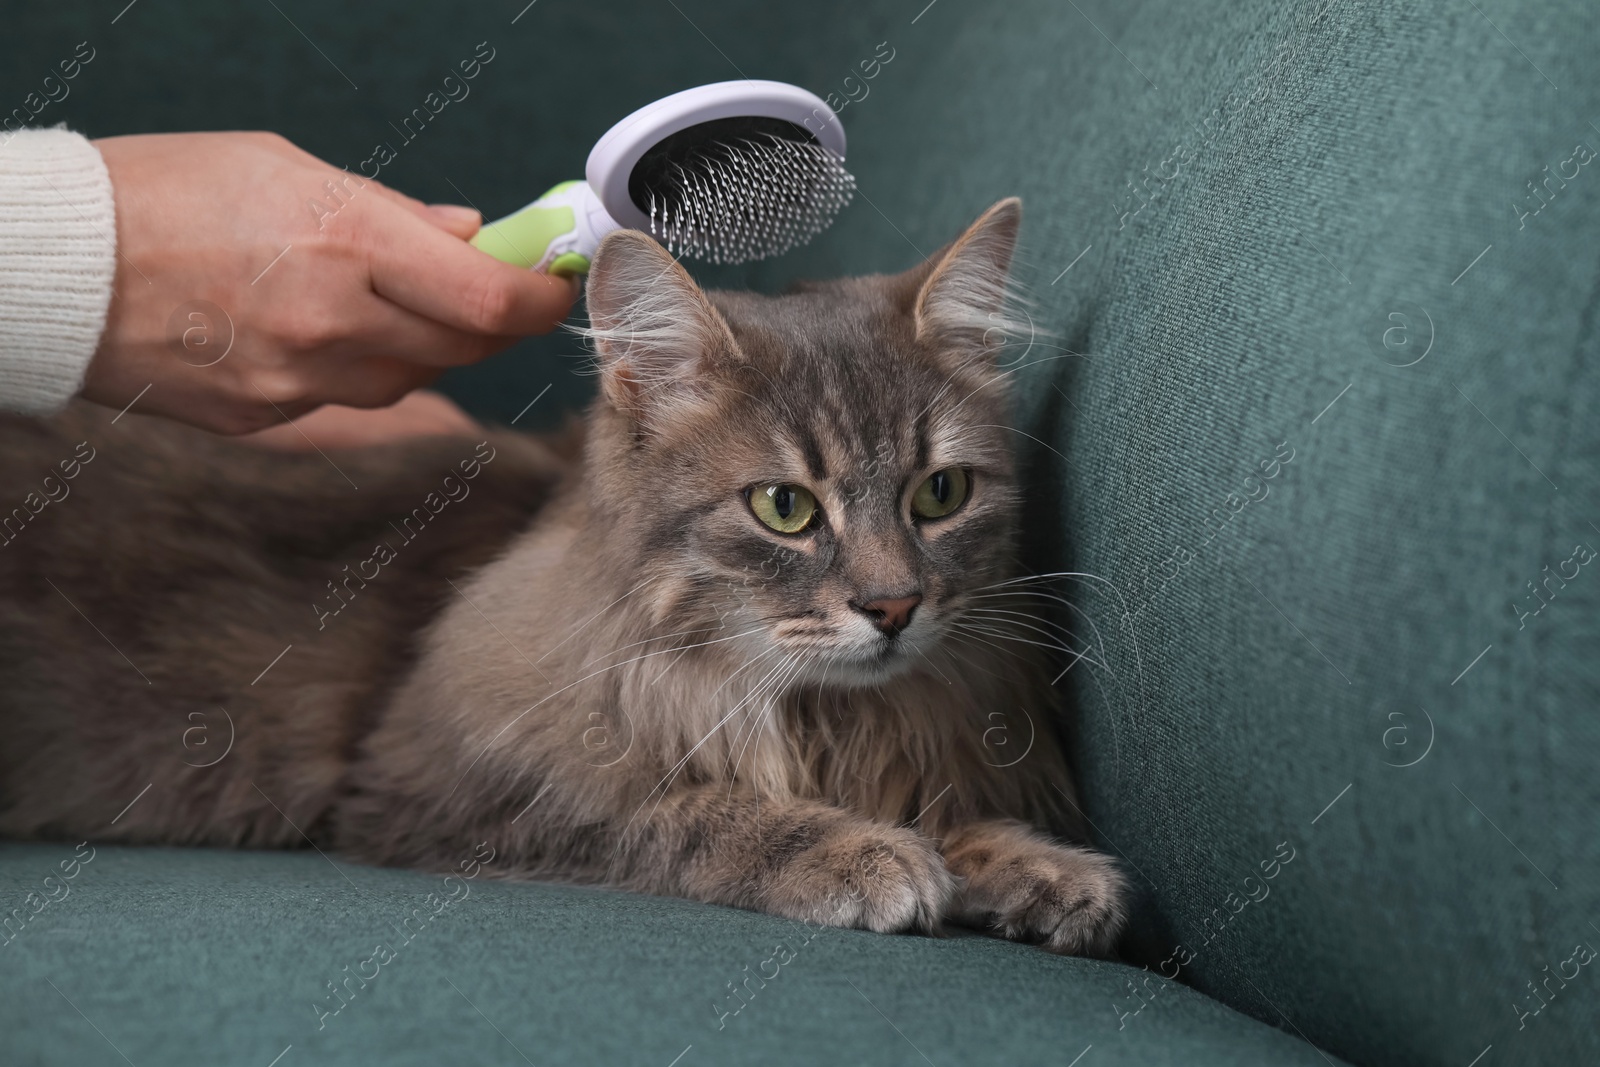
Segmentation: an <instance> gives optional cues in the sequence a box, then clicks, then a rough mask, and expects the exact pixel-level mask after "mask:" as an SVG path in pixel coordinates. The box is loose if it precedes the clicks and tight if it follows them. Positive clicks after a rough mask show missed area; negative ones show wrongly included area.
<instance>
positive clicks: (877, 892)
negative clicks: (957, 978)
mask: <svg viewBox="0 0 1600 1067" xmlns="http://www.w3.org/2000/svg"><path fill="white" fill-rule="evenodd" d="M954 888H955V882H954V880H953V879H952V878H951V877H950V874H949V872H948V871H947V870H946V869H945V865H944V860H943V859H942V858H941V857H940V855H939V852H938V849H936V848H935V847H934V845H933V843H932V842H931V841H928V840H927V839H926V838H924V837H922V836H921V835H919V834H917V833H915V832H913V831H911V830H905V829H901V828H898V827H892V826H878V825H868V826H859V827H851V828H849V829H841V830H837V831H835V832H833V833H830V834H829V835H828V836H827V837H825V838H823V840H821V841H819V842H817V843H816V844H815V845H812V846H811V847H810V848H807V849H806V850H805V851H803V852H801V853H799V854H798V855H796V856H795V857H794V858H793V859H792V860H790V861H789V862H788V863H787V864H786V865H785V866H784V868H783V870H782V871H781V872H780V873H779V875H778V876H777V878H776V879H775V881H774V885H773V887H772V892H771V893H770V895H769V899H768V905H769V907H770V908H771V910H774V911H778V912H780V913H781V914H785V915H789V916H791V917H793V918H798V919H804V920H807V921H810V922H815V923H820V924H822V925H826V926H850V927H859V928H862V929H867V930H875V931H878V932H879V933H892V932H895V931H900V930H922V931H931V930H933V929H934V928H935V927H936V926H937V925H938V922H939V917H940V916H941V915H942V914H944V912H945V909H946V908H947V906H948V904H949V901H950V898H951V895H952V893H953V892H954Z"/></svg>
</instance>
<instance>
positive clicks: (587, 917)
mask: <svg viewBox="0 0 1600 1067" xmlns="http://www.w3.org/2000/svg"><path fill="white" fill-rule="evenodd" d="M72 855H73V850H72V848H71V847H70V846H68V845H0V893H4V896H3V897H0V900H3V901H4V902H5V906H6V907H7V908H10V907H13V906H20V905H22V904H23V901H24V899H25V897H26V894H27V893H28V892H29V891H31V890H37V889H39V888H40V883H41V882H42V879H43V878H44V877H45V876H47V875H48V874H50V873H51V872H53V871H55V870H56V867H57V865H58V864H59V862H60V861H61V860H62V859H63V858H70V857H71V856H72ZM442 883H443V880H442V879H440V878H438V877H436V876H431V875H423V874H417V873H414V872H409V871H393V870H374V869H371V868H363V867H358V866H355V865H351V864H343V863H341V864H339V865H338V870H335V869H334V868H333V867H332V866H330V864H329V862H328V861H326V860H324V859H323V858H322V857H320V856H318V855H317V854H316V853H314V852H311V851H309V850H308V851H303V852H297V853H279V854H274V853H265V852H225V851H214V850H200V849H193V850H179V849H154V848H117V847H112V846H99V847H98V848H97V849H96V851H95V854H94V858H93V859H92V860H91V861H90V862H89V863H87V864H84V865H83V866H82V867H81V869H80V870H79V871H78V874H77V876H76V877H75V878H74V879H72V880H71V881H70V882H68V883H66V884H67V888H68V890H69V892H68V893H67V895H66V896H64V897H62V898H61V899H60V901H59V902H58V903H53V904H50V905H48V906H46V907H45V909H44V910H43V911H41V912H39V913H38V914H37V916H35V917H34V918H33V919H32V920H31V921H30V922H28V923H27V924H26V925H25V926H23V927H22V929H21V930H20V932H19V933H18V934H17V936H16V938H15V939H14V940H13V941H11V942H10V943H9V944H8V945H6V946H5V947H4V948H0V975H4V979H3V985H0V988H3V989H4V990H5V993H6V995H5V997H4V999H3V1001H0V1033H3V1034H4V1035H5V1037H4V1038H3V1039H0V1061H3V1062H5V1063H7V1064H19V1065H20V1064H29V1065H31V1064H57V1063H62V1064H66V1063H70V1064H75V1065H80V1067H90V1065H94V1064H108V1065H109V1064H120V1063H122V1062H123V1060H122V1059H121V1058H120V1057H119V1053H120V1056H121V1057H126V1059H127V1061H129V1062H132V1063H134V1064H138V1065H139V1067H145V1065H147V1064H189V1063H229V1064H253V1065H255V1067H267V1065H268V1064H269V1063H272V1062H273V1059H274V1057H276V1056H278V1055H280V1054H282V1053H284V1050H285V1049H288V1048H289V1046H291V1045H292V1046H293V1048H292V1049H289V1051H288V1052H287V1054H285V1055H283V1058H282V1060H281V1061H278V1063H277V1067H302V1065H305V1064H380V1063H381V1064H395V1065H404V1064H418V1065H421V1064H430V1065H431V1064H439V1063H452V1064H453V1063H484V1064H522V1063H524V1062H531V1063H534V1064H538V1065H539V1067H544V1065H546V1064H564V1063H565V1064H598V1063H644V1064H654V1065H655V1067H667V1065H668V1064H671V1063H676V1064H678V1067H702V1065H708V1064H751V1063H762V1064H774V1065H781V1064H818V1063H869V1064H907V1065H909V1064H922V1063H924V1059H923V1057H924V1056H925V1057H927V1059H928V1061H931V1062H933V1063H936V1064H939V1065H941V1067H947V1065H951V1064H958V1063H984V1062H1000V1061H1003V1062H1005V1063H1007V1064H1019V1065H1023V1064H1040V1065H1045V1064H1049V1065H1053V1067H1057V1065H1065V1064H1067V1063H1069V1062H1071V1061H1072V1060H1073V1057H1075V1056H1077V1055H1079V1054H1080V1053H1083V1052H1084V1051H1085V1050H1086V1049H1088V1048H1089V1046H1091V1045H1092V1046H1093V1049H1092V1050H1090V1051H1089V1052H1088V1053H1087V1055H1085V1056H1084V1057H1083V1059H1082V1060H1081V1061H1080V1067H1092V1065H1094V1064H1141V1065H1157V1064H1171V1065H1174V1067H1179V1065H1190V1064H1247V1065H1261V1067H1269V1065H1270V1067H1277V1065H1298V1064H1303V1065H1306V1067H1310V1065H1312V1064H1317V1065H1321V1064H1323V1060H1322V1059H1321V1058H1320V1057H1319V1056H1318V1054H1317V1053H1316V1052H1315V1051H1314V1050H1313V1049H1310V1048H1308V1047H1306V1046H1305V1045H1304V1044H1303V1043H1301V1042H1300V1041H1298V1040H1297V1039H1296V1038H1293V1037H1291V1036H1289V1035H1286V1034H1284V1033H1282V1032H1280V1031H1277V1030H1274V1029H1272V1028H1271V1027H1268V1026H1264V1025H1262V1024H1261V1023H1258V1022H1256V1021H1254V1020H1252V1019H1249V1018H1246V1017H1245V1016H1243V1015H1240V1014H1238V1013H1236V1012H1234V1011H1231V1010H1230V1009H1228V1008H1225V1007H1223V1006H1222V1005H1220V1004H1218V1003H1217V1002H1216V1001H1214V1000H1211V999H1210V998H1208V997H1205V996H1202V995H1200V994H1198V993H1195V992H1194V991H1193V990H1190V989H1188V988H1186V987H1184V986H1183V985H1181V984H1178V983H1175V982H1173V983H1164V984H1163V983H1162V982H1160V980H1159V979H1158V980H1156V981H1152V982H1151V983H1150V985H1149V989H1150V992H1149V993H1148V994H1147V996H1149V998H1150V1000H1149V1006H1148V1007H1147V1008H1146V1009H1145V1010H1144V1011H1143V1012H1141V1013H1140V1014H1138V1015H1133V1014H1131V1012H1132V1011H1133V1009H1134V1008H1135V1007H1136V1006H1137V1005H1138V1004H1139V1003H1140V1001H1139V1000H1137V999H1135V997H1134V996H1133V995H1132V994H1131V993H1130V992H1129V991H1128V989H1127V988H1126V983H1127V982H1129V981H1130V980H1132V979H1134V978H1140V979H1142V978H1143V977H1144V975H1143V972H1141V971H1136V970H1133V969H1131V968H1128V967H1124V966H1120V965H1116V964H1108V963H1097V962H1091V961H1088V960H1077V959H1064V958H1061V957H1057V956H1051V955H1050V954H1048V953H1046V952H1043V951H1041V950H1039V949H1036V948H1031V947H1028V946H1024V945H1014V944H1010V943H1008V942H1003V941H994V940H990V939H988V938H983V937H961V938H953V939H948V940H935V939H931V938H924V937H911V936H905V937H890V936H881V935H875V934H870V933H864V932H860V931H853V930H834V929H823V930H820V931H819V930H817V929H815V928H808V927H806V926H804V925H803V924H800V923H796V922H792V921H786V920H781V919H774V918H772V917H770V916H766V915H758V914H755V913H752V912H743V911H735V910H732V909H728V908H718V907H710V906H705V905H698V904H691V903H689V902H687V901H681V900H664V899H657V898H652V897H641V896H634V895H632V894H627V893H614V892H607V891H603V890H590V889H575V888H566V887H552V886H537V885H525V884H512V883H507V882H491V881H488V880H486V879H484V878H482V877H480V878H478V879H476V880H474V881H472V882H466V883H458V884H456V885H451V886H448V887H445V886H443V884H442ZM54 892H55V893H56V895H57V896H60V890H59V889H57V890H54ZM429 894H433V895H434V896H435V897H436V898H441V899H442V898H446V897H451V898H454V902H453V903H450V904H449V905H448V906H445V907H444V908H443V910H442V911H439V912H438V914H437V915H434V914H433V909H434V908H435V907H437V905H429V904H428V903H425V902H426V901H427V898H428V896H429ZM23 910H24V912H25V913H26V912H27V911H29V910H31V909H28V908H26V907H24V909H23ZM414 910H415V911H418V912H420V913H421V915H422V916H425V917H426V916H431V918H429V921H427V922H426V923H424V922H422V921H421V919H420V918H413V920H412V924H411V926H410V927H408V928H406V929H405V930H404V931H401V932H397V931H396V929H395V927H396V926H398V925H399V924H401V923H403V922H404V921H405V920H406V919H407V917H408V916H411V915H412V913H413V911H414ZM402 932H403V933H404V934H407V935H409V936H410V938H411V940H410V942H409V943H405V942H403V941H402V940H401V933H402ZM808 938H809V940H807V939H808ZM380 942H386V943H387V944H388V947H389V948H390V950H391V951H392V952H393V956H392V957H388V962H387V963H386V964H384V963H374V964H368V963H366V962H365V961H367V960H369V959H371V958H372V957H373V953H374V949H375V947H376V945H377V944H378V943H380ZM779 942H786V943H787V946H788V948H789V952H788V953H786V954H785V953H780V954H776V955H775V953H774V948H775V946H776V945H777V944H778V943H779ZM780 960H787V962H786V963H781V962H779V961H780ZM768 961H771V962H768ZM346 967H348V968H349V971H346V970H345V968H346ZM374 970H376V977H372V979H371V981H370V982H369V983H367V984H366V987H365V988H362V985H361V983H360V982H358V981H355V980H353V979H352V980H351V981H350V983H349V985H348V986H347V987H346V989H347V994H346V996H347V1002H344V1001H343V1000H335V999H334V997H335V994H334V993H332V992H330V991H329V989H328V987H327V985H326V983H328V982H330V981H337V982H343V981H344V979H345V977H346V976H347V975H348V974H351V973H359V974H363V975H367V976H372V975H373V974H374ZM774 973H776V977H775V978H771V979H770V980H769V981H766V984H765V985H764V986H763V985H762V984H761V979H760V977H759V976H760V975H761V974H766V975H769V976H770V975H773V974H774ZM751 974H755V975H757V976H758V978H757V979H755V980H753V981H751V982H750V984H749V986H748V990H749V996H748V1000H747V1001H745V1002H744V1007H743V1008H742V1009H741V1010H740V1011H739V1012H738V1014H731V1010H732V1008H733V1007H734V1006H735V1005H737V1004H738V1003H740V1002H739V1001H735V1000H733V999H732V995H731V994H730V993H729V991H728V988H727V986H728V983H729V982H735V983H743V982H744V981H745V980H746V978H747V977H748V976H749V975H751ZM342 1002H343V1007H342V1008H341V1009H340V1010H339V1011H338V1013H337V1014H328V1015H326V1016H325V1015H323V1014H322V1013H323V1012H328V1011H331V1009H332V1007H333V1006H335V1005H338V1004H340V1003H342ZM713 1003H717V1004H718V1007H717V1008H716V1009H713ZM319 1004H320V1005H321V1007H320V1009H319V1007H317V1005H319ZM1113 1004H1120V1005H1124V1007H1123V1008H1122V1010H1123V1011H1126V1012H1129V1013H1130V1014H1129V1016H1128V1017H1127V1018H1126V1019H1121V1020H1119V1019H1118V1017H1117V1014H1116V1012H1115V1011H1113V1010H1112V1007H1111V1005H1113ZM724 1012H728V1013H729V1014H727V1015H726V1016H724V1015H723V1013H724ZM319 1024H320V1027H321V1028H320V1029H319ZM1119 1027H1120V1029H1119ZM690 1046H692V1048H691V1047H690ZM1001 1050H1004V1051H1003V1052H1001ZM680 1054H681V1055H682V1058H681V1059H678V1058H677V1057H679V1056H680Z"/></svg>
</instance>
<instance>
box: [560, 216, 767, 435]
mask: <svg viewBox="0 0 1600 1067" xmlns="http://www.w3.org/2000/svg"><path fill="white" fill-rule="evenodd" d="M588 289H589V292H588V299H589V323H590V325H589V328H588V329H586V330H584V331H583V332H584V334H585V335H587V336H588V337H589V338H590V339H591V340H592V341H593V342H594V345H595V350H596V351H597V352H598V353H599V355H600V372H601V389H602V391H603V392H604V393H605V396H606V399H607V400H609V401H610V402H611V403H612V405H613V406H614V407H616V408H618V409H619V410H621V411H623V412H625V413H627V414H629V415H631V416H633V417H634V418H635V419H637V420H639V421H640V422H643V423H654V422H659V421H660V420H662V419H663V418H666V417H669V416H670V413H671V411H672V409H674V408H681V407H684V406H693V405H694V404H695V403H696V402H697V401H699V400H702V399H704V398H705V396H707V395H708V394H709V392H710V381H709V378H710V374H711V372H712V371H713V370H715V369H716V368H718V367H720V366H726V365H727V364H729V363H730V362H732V361H734V360H736V359H738V358H739V347H738V345H737V344H736V343H735V342H734V339H733V334H732V333H731V332H730V331H729V329H728V324H727V322H726V321H724V320H723V318H722V316H721V315H720V314H719V313H718V312H717V309H716V308H714V307H712V306H711V302H710V301H709V300H707V299H706V296H705V294H704V293H703V292H701V291H700V287H699V286H698V285H696V284H695V283H694V279H693V278H691V277H689V273H688V272H687V271H685V270H684V269H683V267H681V266H680V265H679V264H678V261H677V260H675V259H673V258H672V255H671V254H670V253H669V252H668V251H667V250H666V249H665V248H662V247H661V245H659V244H658V243H656V241H654V240H653V239H651V238H650V237H648V236H647V235H645V234H643V233H640V232H639V231H638V230H615V231H613V232H612V233H610V234H608V235H607V236H606V238H605V240H603V241H601V242H600V248H599V250H598V251H596V253H595V257H594V265H593V268H592V269H591V270H590V272H589V286H588Z"/></svg>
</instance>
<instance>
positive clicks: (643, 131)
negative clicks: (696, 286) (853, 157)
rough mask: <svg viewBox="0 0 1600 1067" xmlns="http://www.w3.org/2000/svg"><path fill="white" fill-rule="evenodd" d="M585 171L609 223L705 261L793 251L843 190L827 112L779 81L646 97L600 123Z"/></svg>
mask: <svg viewBox="0 0 1600 1067" xmlns="http://www.w3.org/2000/svg"><path fill="white" fill-rule="evenodd" d="M588 172H589V183H590V184H591V185H592V186H593V187H594V188H595V190H596V192H597V193H598V194H599V196H600V198H601V201H602V202H603V203H604V204H605V206H606V210H607V211H609V212H610V213H611V215H612V216H613V217H614V218H615V219H616V220H617V221H618V222H619V223H621V224H622V225H625V226H632V227H634V228H636V229H641V230H645V231H647V232H649V233H650V234H651V235H652V236H654V237H655V238H656V239H657V240H659V241H661V243H662V244H664V245H665V246H666V247H667V248H668V249H669V250H671V251H672V252H673V253H674V254H676V255H687V256H693V257H694V258H697V259H704V260H707V261H709V262H712V263H744V262H748V261H750V260H754V259H764V258H767V257H769V256H775V255H778V254H780V253H782V252H786V251H788V250H789V249H790V248H793V247H795V246H796V245H802V244H805V243H806V242H807V241H809V240H811V238H813V237H815V236H816V235H817V234H818V233H821V232H822V231H823V230H824V229H826V228H827V226H828V225H829V224H830V223H831V222H832V221H833V219H834V217H835V216H836V215H837V214H838V213H839V212H840V211H841V210H842V209H843V208H844V207H845V205H847V204H849V202H850V199H851V197H852V195H853V193H854V191H855V179H854V178H853V177H852V176H851V175H850V172H849V171H847V170H845V167H844V130H843V127H842V126H841V125H840V123H839V119H838V116H837V115H835V114H834V113H833V111H832V110H831V109H830V108H829V107H828V106H827V105H826V104H824V103H823V102H822V101H821V100H820V99H818V98H817V97H816V96H815V95H813V94H811V93H808V92H806V91H805V90H803V89H799V88H797V87H795V86H792V85H784V84H782V83H780V82H759V81H737V82H721V83H718V84H715V85H703V86H700V87H699V88H696V89H689V90H686V91H685V92H682V93H675V94H673V95H672V96H669V97H667V98H665V99H664V100H658V101H656V102H655V103H654V104H651V105H650V106H649V107H647V108H643V109H641V110H640V111H637V112H635V113H634V114H632V115H630V116H628V118H626V119H624V120H623V121H622V122H620V123H618V124H617V125H616V126H614V127H612V129H611V130H610V131H609V132H608V133H607V134H606V136H605V137H603V138H602V139H601V140H600V142H599V144H597V145H596V146H595V150H594V152H592V153H591V154H590V156H589V167H588Z"/></svg>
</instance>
